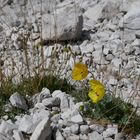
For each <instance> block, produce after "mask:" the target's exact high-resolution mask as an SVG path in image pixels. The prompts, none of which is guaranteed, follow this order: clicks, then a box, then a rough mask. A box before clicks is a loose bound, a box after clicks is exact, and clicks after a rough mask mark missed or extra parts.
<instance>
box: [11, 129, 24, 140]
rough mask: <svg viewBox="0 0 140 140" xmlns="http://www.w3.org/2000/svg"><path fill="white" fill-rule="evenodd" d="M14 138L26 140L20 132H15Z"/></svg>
mask: <svg viewBox="0 0 140 140" xmlns="http://www.w3.org/2000/svg"><path fill="white" fill-rule="evenodd" d="M13 138H14V139H15V140H24V137H23V135H22V133H21V132H20V131H18V130H14V131H13Z"/></svg>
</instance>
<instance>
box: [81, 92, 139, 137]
mask: <svg viewBox="0 0 140 140" xmlns="http://www.w3.org/2000/svg"><path fill="white" fill-rule="evenodd" d="M81 110H82V111H83V114H84V115H85V116H88V117H90V118H92V119H93V120H94V121H95V122H98V123H99V122H103V121H102V120H104V122H106V123H117V124H119V129H120V131H124V132H125V133H128V134H130V133H131V134H133V135H136V134H139V133H140V117H139V116H138V115H137V114H136V109H134V108H133V106H132V105H131V104H129V103H126V102H124V101H122V100H121V99H120V98H119V97H117V98H116V97H113V96H112V95H109V94H108V95H106V96H105V97H104V99H103V100H102V101H100V102H98V104H94V103H92V102H91V101H88V102H86V103H85V104H84V106H81Z"/></svg>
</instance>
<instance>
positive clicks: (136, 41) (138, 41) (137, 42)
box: [132, 39, 140, 47]
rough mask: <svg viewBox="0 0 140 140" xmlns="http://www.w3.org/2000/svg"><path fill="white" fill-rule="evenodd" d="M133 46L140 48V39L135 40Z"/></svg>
mask: <svg viewBox="0 0 140 140" xmlns="http://www.w3.org/2000/svg"><path fill="white" fill-rule="evenodd" d="M132 46H136V47H140V39H135V40H134V42H133V43H132Z"/></svg>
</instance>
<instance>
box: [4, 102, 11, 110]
mask: <svg viewBox="0 0 140 140" xmlns="http://www.w3.org/2000/svg"><path fill="white" fill-rule="evenodd" d="M12 109H13V106H12V105H11V104H10V103H8V104H6V105H4V106H3V110H4V111H5V112H11V111H12Z"/></svg>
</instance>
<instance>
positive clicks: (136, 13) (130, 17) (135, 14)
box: [123, 7, 140, 30]
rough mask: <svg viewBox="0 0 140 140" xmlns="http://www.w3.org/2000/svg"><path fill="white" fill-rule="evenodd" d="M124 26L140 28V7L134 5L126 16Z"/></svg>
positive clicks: (133, 28) (134, 28)
mask: <svg viewBox="0 0 140 140" xmlns="http://www.w3.org/2000/svg"><path fill="white" fill-rule="evenodd" d="M123 20H124V27H125V28H128V29H132V30H140V8H137V7H133V8H132V9H130V10H129V11H128V13H127V14H126V15H125V16H124V18H123Z"/></svg>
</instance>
